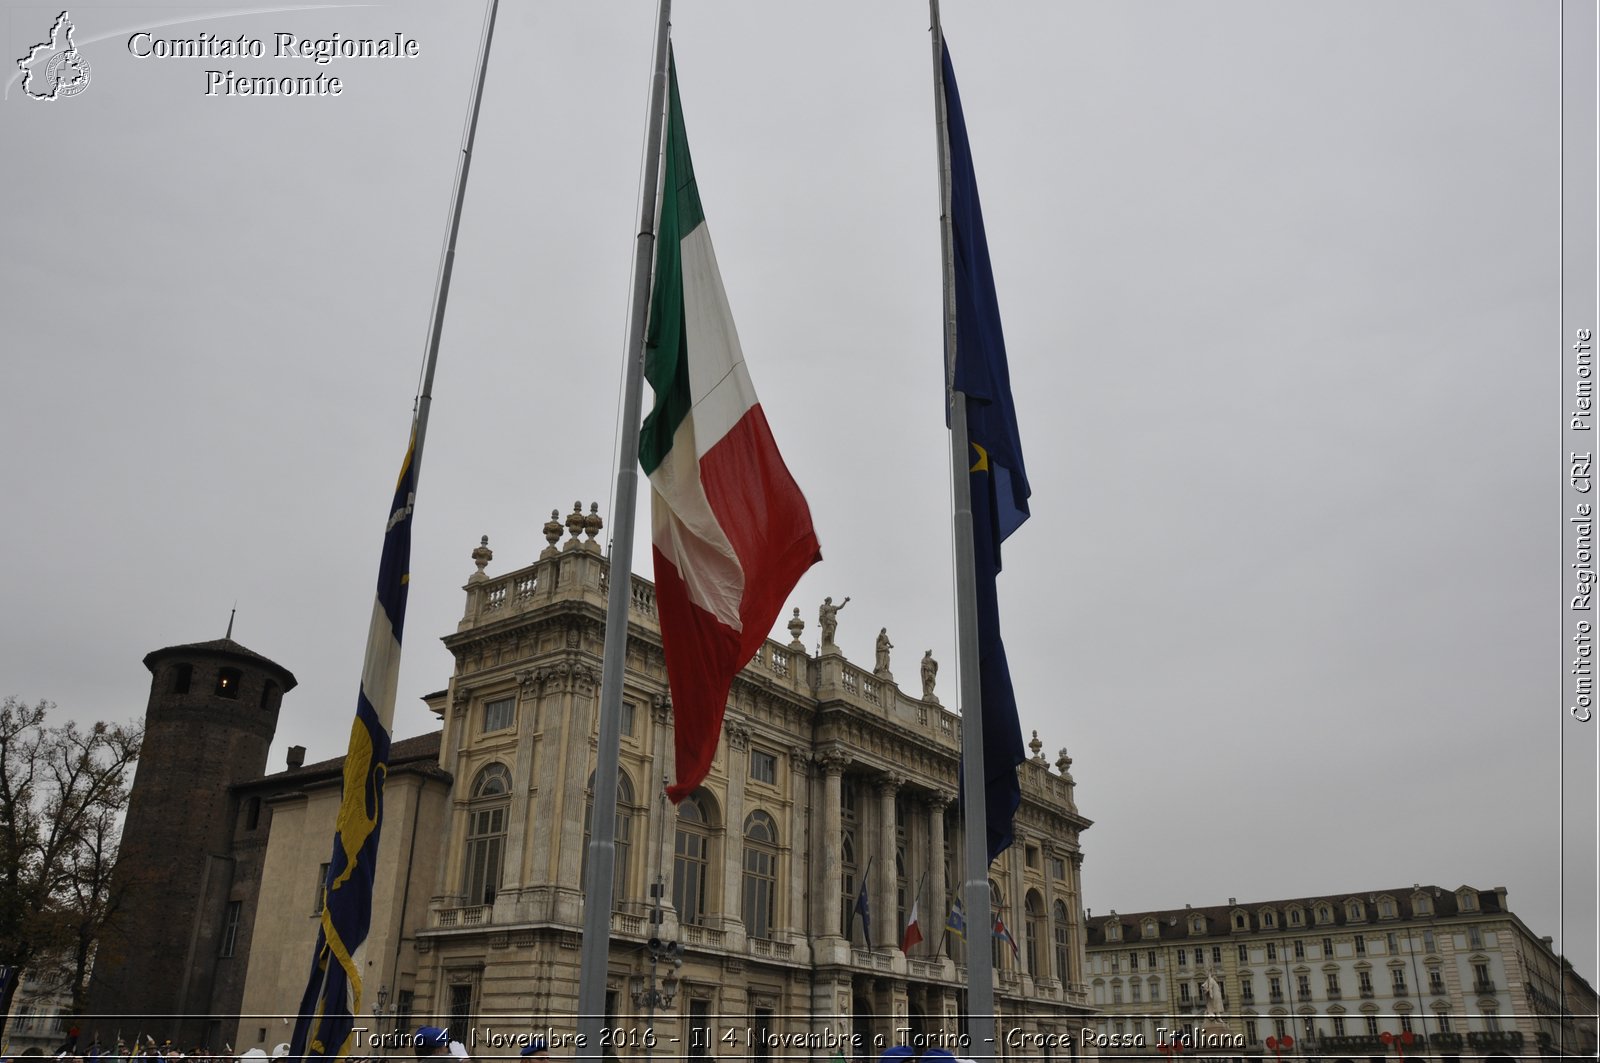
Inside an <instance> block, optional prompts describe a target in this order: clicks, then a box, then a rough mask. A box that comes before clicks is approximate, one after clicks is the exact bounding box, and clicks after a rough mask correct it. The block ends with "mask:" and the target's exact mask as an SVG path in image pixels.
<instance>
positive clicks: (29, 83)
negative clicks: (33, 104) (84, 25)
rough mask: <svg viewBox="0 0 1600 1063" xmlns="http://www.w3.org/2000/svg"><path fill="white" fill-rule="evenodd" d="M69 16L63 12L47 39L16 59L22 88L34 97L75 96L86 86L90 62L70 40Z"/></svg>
mask: <svg viewBox="0 0 1600 1063" xmlns="http://www.w3.org/2000/svg"><path fill="white" fill-rule="evenodd" d="M73 28H74V27H73V25H72V19H71V18H70V17H69V16H68V14H67V12H65V11H63V12H61V14H60V15H58V16H57V17H56V21H55V25H53V26H51V27H50V39H49V40H47V41H45V42H44V43H43V44H36V45H34V46H33V47H32V48H29V49H28V52H27V54H26V55H24V56H23V57H22V58H21V59H18V60H17V69H19V70H21V71H22V91H23V92H25V93H27V94H28V96H29V97H31V98H32V99H35V100H59V99H61V98H62V97H65V96H76V95H77V94H78V93H80V92H82V91H83V90H84V89H86V88H88V87H89V61H88V60H87V59H85V58H84V57H83V53H82V52H80V51H78V46H77V45H76V44H73V43H72V31H73Z"/></svg>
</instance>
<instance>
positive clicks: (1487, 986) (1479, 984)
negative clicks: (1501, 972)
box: [1472, 978, 1494, 993]
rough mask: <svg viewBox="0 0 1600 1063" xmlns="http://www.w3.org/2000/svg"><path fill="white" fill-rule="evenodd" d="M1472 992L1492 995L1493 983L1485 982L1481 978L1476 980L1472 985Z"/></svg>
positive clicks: (1490, 981)
mask: <svg viewBox="0 0 1600 1063" xmlns="http://www.w3.org/2000/svg"><path fill="white" fill-rule="evenodd" d="M1472 991H1473V992H1474V993H1493V992H1494V981H1493V980H1492V979H1491V980H1487V981H1486V980H1484V979H1482V978H1479V979H1476V980H1474V981H1473V983H1472Z"/></svg>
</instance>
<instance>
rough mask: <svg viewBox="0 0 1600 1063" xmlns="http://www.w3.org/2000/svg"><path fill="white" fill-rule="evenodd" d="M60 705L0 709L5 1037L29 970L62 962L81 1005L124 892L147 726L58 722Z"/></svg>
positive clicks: (9, 704) (15, 703) (0, 944)
mask: <svg viewBox="0 0 1600 1063" xmlns="http://www.w3.org/2000/svg"><path fill="white" fill-rule="evenodd" d="M54 708H55V706H54V705H52V704H51V703H50V702H47V701H41V702H39V703H38V704H37V705H34V706H32V707H30V706H28V705H27V704H26V703H24V702H22V701H20V700H18V699H17V698H14V697H7V698H6V699H5V702H4V704H3V705H0V964H3V965H7V966H10V967H12V968H14V969H15V972H14V974H13V976H12V977H11V979H10V980H9V981H8V982H7V983H6V986H5V990H4V993H3V994H0V1034H3V1033H4V1025H3V1024H4V1022H5V1020H6V1018H9V1016H10V1014H11V1000H12V997H13V996H14V995H15V994H16V987H17V985H18V983H19V982H20V981H21V980H22V977H23V974H24V972H26V971H28V970H30V969H34V968H42V967H45V966H52V967H60V968H62V969H63V970H62V974H64V975H65V976H66V977H67V978H69V979H70V980H71V981H70V986H71V990H72V999H73V1008H74V1010H75V1011H77V1010H81V1008H82V1006H83V993H84V988H85V984H86V982H87V978H88V971H89V966H90V963H91V962H92V960H93V952H94V942H95V939H96V936H97V935H98V933H99V930H100V927H101V926H102V924H103V923H104V922H105V919H106V918H107V917H108V916H109V915H111V914H112V912H114V911H115V910H116V907H117V904H118V903H119V902H120V898H119V897H118V896H117V895H116V893H115V892H114V891H113V890H112V887H111V869H112V867H113V866H114V865H115V863H116V856H117V840H118V836H119V832H120V819H121V814H122V810H123V808H124V807H126V804H127V800H128V786H129V770H130V769H131V768H132V766H133V763H134V761H136V760H137V759H138V756H139V743H140V740H141V738H142V737H143V735H142V730H141V728H140V727H139V725H138V724H136V723H134V724H127V725H118V724H108V723H104V722H97V723H95V724H93V725H91V726H89V727H87V728H83V727H80V726H79V725H78V724H77V723H75V722H72V721H68V722H66V723H63V724H60V725H57V726H54V727H52V726H49V725H48V723H47V722H46V718H47V717H48V715H49V713H50V711H51V710H52V709H54Z"/></svg>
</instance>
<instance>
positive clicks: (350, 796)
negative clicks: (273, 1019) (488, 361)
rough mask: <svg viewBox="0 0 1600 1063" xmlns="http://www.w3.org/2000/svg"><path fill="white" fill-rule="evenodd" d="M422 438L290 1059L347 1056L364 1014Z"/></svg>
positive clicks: (403, 503) (384, 585)
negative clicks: (365, 961) (364, 968)
mask: <svg viewBox="0 0 1600 1063" xmlns="http://www.w3.org/2000/svg"><path fill="white" fill-rule="evenodd" d="M415 453H416V429H415V426H414V425H413V428H412V436H411V445H410V446H409V447H407V449H406V457H405V461H404V462H403V463H402V465H401V467H400V479H399V482H398V483H397V484H396V485H395V491H394V501H393V503H392V505H391V506H390V509H389V520H388V524H387V526H386V527H385V529H384V536H383V557H382V559H381V560H380V561H379V564H378V594H377V600H376V602H375V603H374V604H373V608H372V620H371V624H370V626H369V628H368V630H367V655H366V661H365V663H364V665H363V666H362V671H361V690H360V693H359V695H358V696H357V698H356V718H355V722H354V723H353V724H352V725H351V728H350V748H349V750H348V751H347V752H346V753H345V758H344V796H343V799H342V800H341V802H340V805H339V816H338V819H337V821H336V824H335V827H334V836H333V857H332V859H331V861H330V862H329V864H328V878H327V880H326V882H325V883H324V885H323V905H322V925H321V927H320V929H319V930H318V931H317V947H316V952H315V953H314V954H313V958H312V963H311V977H310V978H309V980H308V981H307V984H306V992H305V996H304V997H303V998H302V999H301V1001H300V1017H299V1020H298V1021H297V1022H296V1023H295V1027H294V1036H293V1037H292V1038H291V1040H290V1042H289V1054H290V1056H292V1057H295V1058H300V1057H304V1056H326V1057H330V1058H331V1057H335V1056H342V1055H347V1054H348V1052H349V1041H350V1033H351V1029H352V1028H353V1027H354V1025H355V1016H356V1015H357V1014H359V1012H360V1009H361V972H360V970H359V969H358V968H357V967H356V962H355V959H354V955H355V952H356V950H357V949H359V948H360V947H361V943H362V942H363V941H365V940H366V939H367V931H368V930H369V929H370V928H371V925H372V878H373V870H374V865H375V864H376V863H377V859H378V835H379V831H380V828H381V827H382V825H383V782H384V778H385V776H387V775H388V772H389V724H390V722H391V721H392V720H393V718H394V700H395V688H396V686H397V685H398V681H399V674H400V636H401V633H402V629H403V628H404V627H405V618H406V589H407V585H408V584H409V582H410V579H411V576H410V568H411V507H412V504H413V503H414V502H415V500H416V466H415V464H414V462H413V458H414V456H415Z"/></svg>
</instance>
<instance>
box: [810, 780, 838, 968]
mask: <svg viewBox="0 0 1600 1063" xmlns="http://www.w3.org/2000/svg"><path fill="white" fill-rule="evenodd" d="M817 764H818V766H819V767H820V768H821V769H822V822H821V823H820V824H819V825H818V827H817V830H816V831H815V832H814V834H813V836H812V839H811V851H812V852H813V853H816V852H818V851H819V850H820V851H821V854H822V861H821V865H822V866H821V873H820V874H819V875H818V876H817V878H816V880H815V881H816V885H815V888H814V889H813V890H812V893H811V936H812V937H840V936H842V935H843V933H844V928H843V927H842V926H840V925H839V896H840V893H841V891H842V890H843V880H842V879H841V877H840V876H841V875H843V874H844V858H843V855H842V843H843V839H844V824H843V809H842V804H841V803H842V800H843V797H842V786H843V778H844V765H845V757H844V754H843V753H842V752H840V751H839V750H837V749H829V750H826V751H824V752H823V753H822V754H821V755H820V756H819V757H818V758H817ZM819 842H820V844H819Z"/></svg>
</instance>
